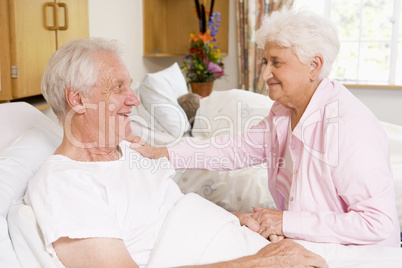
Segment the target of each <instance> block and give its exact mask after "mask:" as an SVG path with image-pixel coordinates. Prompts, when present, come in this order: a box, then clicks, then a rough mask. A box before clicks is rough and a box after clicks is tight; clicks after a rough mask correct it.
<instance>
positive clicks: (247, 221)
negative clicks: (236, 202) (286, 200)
mask: <svg viewBox="0 0 402 268" xmlns="http://www.w3.org/2000/svg"><path fill="white" fill-rule="evenodd" d="M253 210H254V213H249V212H233V214H234V215H235V216H236V217H237V218H239V220H240V224H241V225H245V226H247V227H248V228H250V229H251V230H252V231H254V232H258V233H259V234H260V235H262V236H263V237H265V238H267V239H269V240H270V241H271V242H273V243H275V242H279V241H281V240H283V239H284V238H285V235H284V234H283V230H282V220H283V211H281V210H277V209H269V208H253Z"/></svg>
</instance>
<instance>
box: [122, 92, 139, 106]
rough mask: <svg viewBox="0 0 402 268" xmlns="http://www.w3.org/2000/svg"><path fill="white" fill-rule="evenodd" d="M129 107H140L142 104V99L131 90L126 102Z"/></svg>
mask: <svg viewBox="0 0 402 268" xmlns="http://www.w3.org/2000/svg"><path fill="white" fill-rule="evenodd" d="M124 103H125V104H126V105H127V106H138V105H140V104H141V101H140V99H139V98H138V97H137V95H136V94H135V93H134V91H133V90H132V89H131V88H129V90H128V93H127V96H126V99H125V102H124Z"/></svg>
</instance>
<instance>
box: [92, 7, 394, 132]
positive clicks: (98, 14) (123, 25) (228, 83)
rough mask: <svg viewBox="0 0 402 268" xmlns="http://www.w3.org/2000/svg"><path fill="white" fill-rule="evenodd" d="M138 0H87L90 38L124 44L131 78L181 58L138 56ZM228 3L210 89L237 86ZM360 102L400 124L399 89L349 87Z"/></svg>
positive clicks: (232, 9)
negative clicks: (225, 49)
mask: <svg viewBox="0 0 402 268" xmlns="http://www.w3.org/2000/svg"><path fill="white" fill-rule="evenodd" d="M142 1H146V0H113V1H110V0H89V2H88V4H89V32H90V36H92V37H105V38H113V39H116V40H118V41H119V42H120V43H121V44H122V45H123V47H124V50H125V54H124V60H125V61H126V63H127V66H128V69H129V71H130V73H131V76H132V77H133V80H134V81H141V80H142V78H143V77H144V75H145V74H146V73H149V72H156V71H159V70H161V69H163V68H166V67H168V66H170V65H171V64H172V63H174V62H175V61H177V62H179V64H180V63H181V57H167V58H144V57H142V50H143V49H142V36H143V31H142ZM229 2H230V7H229V9H230V12H229V13H230V16H229V55H228V56H226V57H225V61H224V62H225V65H226V67H225V72H226V74H227V75H226V77H223V78H221V79H218V80H216V82H215V85H214V90H228V89H232V88H237V87H238V85H237V80H238V75H237V44H236V40H237V39H236V27H235V24H236V23H235V19H236V18H235V4H234V2H235V1H233V0H231V1H229ZM351 92H352V93H353V94H355V95H356V96H357V97H358V98H359V99H360V100H361V101H363V103H365V104H366V105H367V106H368V107H369V108H370V109H371V110H372V111H373V112H374V114H375V115H376V116H377V117H378V118H379V119H380V120H383V121H387V122H391V123H395V124H400V125H402V90H375V89H352V90H351Z"/></svg>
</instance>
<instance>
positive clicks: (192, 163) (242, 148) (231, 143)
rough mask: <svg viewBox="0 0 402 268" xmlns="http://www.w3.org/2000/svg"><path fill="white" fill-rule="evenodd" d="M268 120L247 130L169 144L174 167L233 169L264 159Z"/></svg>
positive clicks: (268, 139) (268, 140)
mask: <svg viewBox="0 0 402 268" xmlns="http://www.w3.org/2000/svg"><path fill="white" fill-rule="evenodd" d="M266 122H267V121H266V120H265V119H264V120H263V121H261V122H260V123H259V124H258V125H257V126H255V127H253V128H250V129H249V130H248V131H247V132H246V133H245V134H242V135H241V134H236V135H221V136H217V137H215V138H212V139H208V140H194V139H190V138H187V139H185V141H183V142H181V143H179V144H176V145H174V146H172V147H169V148H168V151H169V159H170V162H171V163H172V165H173V167H174V168H175V169H184V168H189V169H206V170H216V171H220V170H233V169H240V168H244V167H248V166H253V165H257V164H260V163H263V162H264V161H265V151H266V150H267V148H268V149H269V145H270V132H269V128H267V127H266V126H267V124H266Z"/></svg>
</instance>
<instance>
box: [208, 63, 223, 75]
mask: <svg viewBox="0 0 402 268" xmlns="http://www.w3.org/2000/svg"><path fill="white" fill-rule="evenodd" d="M208 70H210V71H211V73H222V72H223V70H222V68H221V67H220V66H219V65H217V64H215V63H213V62H212V61H210V62H209V63H208Z"/></svg>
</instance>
